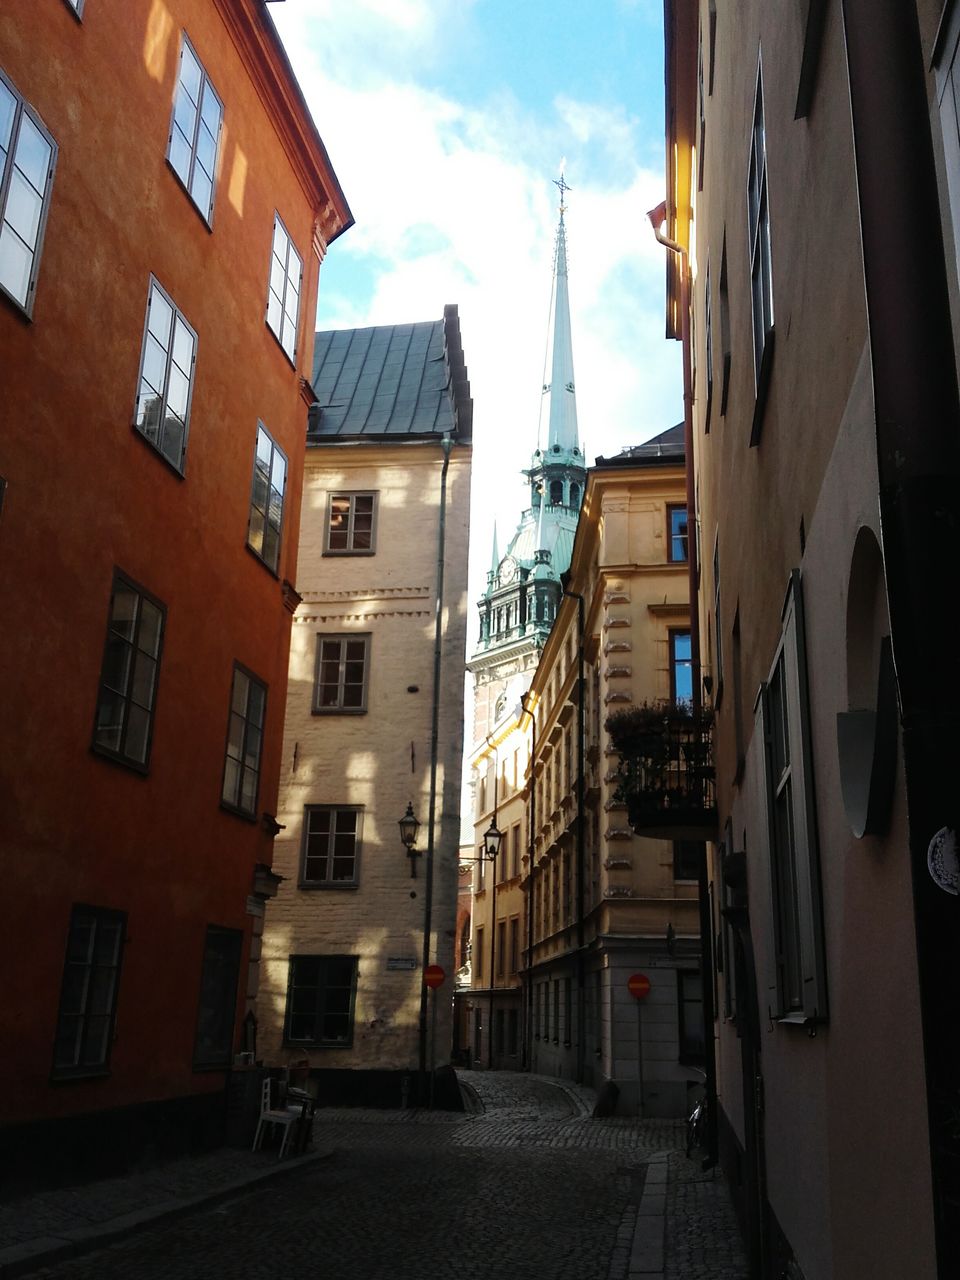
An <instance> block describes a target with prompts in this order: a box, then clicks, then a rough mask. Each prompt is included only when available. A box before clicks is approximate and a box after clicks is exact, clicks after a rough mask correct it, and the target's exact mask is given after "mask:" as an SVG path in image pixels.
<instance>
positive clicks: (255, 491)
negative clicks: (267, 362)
mask: <svg viewBox="0 0 960 1280" xmlns="http://www.w3.org/2000/svg"><path fill="white" fill-rule="evenodd" d="M289 469H290V468H289V464H288V462H287V455H286V454H285V453H284V451H283V450H282V449H281V448H280V446H279V445H278V444H277V442H276V440H274V438H273V436H272V435H271V434H270V432H269V431H268V430H267V428H266V427H265V426H264V425H263V423H262V422H259V421H258V422H257V441H256V445H255V446H254V451H253V483H252V487H251V490H250V517H249V519H248V521H247V546H248V547H249V548H250V550H251V551H252V552H253V554H254V555H255V556H256V557H257V559H258V560H260V561H262V562H263V564H265V565H266V566H267V568H268V569H269V570H270V571H271V572H272V573H276V572H277V567H278V565H279V564H280V548H281V546H282V544H283V511H284V505H285V501H286V492H287V476H288V474H289ZM278 476H279V484H278V483H277V480H278ZM268 532H272V533H273V534H274V535H275V537H276V541H275V543H274V546H273V551H272V553H271V552H270V550H269V548H268V547H267V535H268Z"/></svg>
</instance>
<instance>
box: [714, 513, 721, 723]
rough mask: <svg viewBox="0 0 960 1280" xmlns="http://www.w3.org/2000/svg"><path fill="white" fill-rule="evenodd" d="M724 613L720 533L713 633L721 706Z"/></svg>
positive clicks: (716, 554)
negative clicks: (721, 600) (722, 605)
mask: <svg viewBox="0 0 960 1280" xmlns="http://www.w3.org/2000/svg"><path fill="white" fill-rule="evenodd" d="M721 618H722V613H721V609H720V534H719V533H718V534H717V540H716V542H715V543H714V544H713V634H714V643H715V645H716V659H715V662H714V672H713V674H714V676H715V678H716V693H715V695H714V701H715V702H716V704H717V705H718V706H719V704H720V697H721V694H722V693H723V623H722V621H721Z"/></svg>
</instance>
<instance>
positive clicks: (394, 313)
mask: <svg viewBox="0 0 960 1280" xmlns="http://www.w3.org/2000/svg"><path fill="white" fill-rule="evenodd" d="M467 8H468V7H467V6H463V5H461V4H459V3H455V0H362V2H360V3H357V0H354V2H353V3H352V4H349V5H341V4H336V5H335V4H333V3H332V0H323V3H319V4H318V3H315V2H314V3H311V4H309V5H308V4H307V3H306V0H288V2H287V3H286V4H285V5H283V6H277V7H276V8H275V9H274V16H275V20H276V22H277V26H278V27H279V29H280V31H281V34H282V35H283V37H284V39H285V42H286V44H287V47H288V49H289V51H290V56H291V59H292V61H293V63H294V66H295V68H296V70H297V73H298V76H299V78H300V82H301V84H302V86H303V88H304V92H305V94H306V97H307V99H308V101H309V103H310V105H311V109H312V110H313V113H314V117H315V119H316V121H317V125H318V128H319V130H320V132H321V134H322V136H323V139H324V142H325V144H326V145H327V148H328V151H329V153H330V156H331V159H332V161H333V164H334V166H335V168H336V171H337V175H338V177H339V179H340V182H341V184H342V186H343V189H344V192H345V193H346V196H347V200H348V202H349V203H350V206H351V209H352V210H353V213H354V216H355V218H356V225H355V226H354V227H353V228H352V229H351V230H350V231H349V232H348V233H347V234H346V235H345V236H344V237H343V238H342V239H341V240H338V241H337V243H336V244H334V245H333V246H332V247H331V249H330V255H331V257H332V256H333V255H334V254H338V255H339V254H343V255H347V256H352V257H355V258H356V259H357V261H358V262H359V261H364V262H366V264H367V265H368V267H372V270H373V274H374V284H373V289H372V295H371V296H370V297H369V298H368V297H364V298H362V299H357V298H341V297H338V298H336V299H331V298H329V297H328V296H327V295H324V296H325V303H324V305H325V307H326V308H328V309H327V310H326V311H325V316H326V320H325V323H329V322H330V316H331V312H332V314H333V317H334V319H333V321H332V323H333V324H336V325H342V326H344V327H353V326H358V325H363V324H392V323H398V322H404V321H415V320H424V319H430V318H433V317H438V316H439V315H440V314H441V310H442V307H443V305H444V304H445V303H450V302H453V303H457V304H458V306H459V311H460V322H461V329H462V333H463V345H464V352H465V355H466V360H467V364H468V369H469V375H470V380H471V387H472V392H473V397H474V430H475V448H474V510H473V523H472V554H471V595H472V596H476V595H477V594H478V593H479V591H480V590H481V588H482V583H483V574H484V572H485V571H486V568H487V567H488V562H489V557H490V546H491V535H492V527H493V519H494V517H496V519H497V522H498V527H499V531H500V542H501V547H502V546H503V545H504V543H505V541H506V539H507V537H508V536H509V533H510V532H512V529H513V527H514V526H515V523H516V519H517V517H518V515H519V509H520V506H521V504H522V503H523V501H524V496H525V495H524V490H523V484H522V480H521V478H520V477H519V474H518V473H519V470H520V468H521V467H523V466H525V465H527V463H528V461H529V455H530V453H531V452H532V450H533V449H534V447H535V443H536V432H537V417H538V413H539V406H540V386H541V382H542V374H543V365H544V355H545V342H546V331H547V318H548V317H547V312H548V303H549V298H550V283H551V280H550V277H551V271H552V258H553V242H554V234H555V227H556V218H557V213H556V206H557V192H556V190H555V189H554V188H553V187H552V186H551V185H550V181H549V180H550V178H551V177H552V176H553V173H552V172H551V171H550V170H551V168H552V167H553V166H555V165H558V162H559V159H560V157H561V156H562V155H564V154H566V156H567V167H566V176H567V179H568V181H569V182H570V183H571V190H570V193H569V195H568V197H567V204H568V206H569V212H568V214H567V236H568V251H569V262H570V297H571V311H572V326H573V340H574V364H575V369H576V382H577V405H578V414H579V422H580V431H581V436H582V438H583V440H584V443H585V445H586V449H587V457H588V459H592V457H593V456H595V455H596V454H601V453H603V454H608V455H609V454H612V453H615V452H617V451H618V450H619V449H620V448H622V447H623V446H624V445H627V444H635V443H638V442H639V441H641V440H643V439H646V438H648V437H649V436H650V435H653V434H655V433H656V432H658V431H662V430H664V429H666V428H667V427H669V426H672V425H673V424H674V423H675V422H677V421H678V420H679V419H680V417H681V414H682V406H681V400H680V364H679V351H678V350H677V349H676V347H677V344H669V345H668V344H667V343H666V342H665V341H664V338H663V324H664V319H663V317H664V303H663V287H664V253H665V250H663V249H662V248H661V247H660V246H659V245H657V244H656V242H655V241H654V239H653V236H652V234H651V232H650V229H649V225H648V223H647V220H646V216H645V215H646V210H647V209H649V208H651V207H653V206H654V205H655V204H657V203H658V202H659V201H660V199H662V193H663V173H662V169H660V170H653V169H649V168H644V167H643V165H642V163H641V160H642V158H644V157H642V156H641V150H642V148H643V147H644V146H645V141H644V140H641V139H638V137H637V136H636V135H637V130H636V125H635V122H634V121H633V120H632V119H631V117H630V116H629V114H628V112H627V111H626V110H625V109H611V108H609V107H605V106H599V105H597V104H593V103H590V102H583V101H579V100H578V99H577V98H576V97H575V96H573V95H564V96H562V97H558V98H557V99H556V100H555V101H554V103H553V104H552V106H551V108H550V110H549V111H547V112H545V113H544V114H542V115H539V116H533V115H531V114H530V112H529V111H527V110H526V109H525V108H524V106H523V105H522V104H521V103H520V102H519V101H518V100H517V98H516V96H515V95H513V94H511V93H510V92H508V91H503V90H501V91H499V92H497V93H496V94H492V95H489V96H488V98H487V100H486V101H485V102H484V105H483V107H482V108H480V107H477V106H476V105H470V104H468V103H466V102H458V101H456V100H454V99H453V98H452V97H451V96H444V95H442V94H440V93H438V92H436V91H431V90H429V89H427V88H424V87H423V86H422V85H420V84H418V83H417V82H416V79H415V77H414V74H413V72H412V71H411V68H412V67H417V66H421V65H424V59H426V60H427V61H429V60H430V59H431V58H432V57H434V56H436V54H437V52H438V50H439V48H440V44H441V42H442V41H445V40H449V38H450V35H449V28H450V26H451V24H453V25H455V24H457V23H460V22H463V21H465V20H466V18H465V14H466V12H467ZM646 159H647V160H649V157H646ZM320 288H321V293H323V292H324V275H323V273H322V274H321V284H320Z"/></svg>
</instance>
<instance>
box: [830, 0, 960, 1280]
mask: <svg viewBox="0 0 960 1280" xmlns="http://www.w3.org/2000/svg"><path fill="white" fill-rule="evenodd" d="M841 8H842V15H843V26H844V37H845V49H846V56H847V68H848V72H849V84H850V106H851V113H852V117H853V138H854V150H855V157H856V176H857V187H858V194H859V203H860V234H861V246H862V252H863V276H864V285H865V302H866V311H867V320H868V325H869V333H870V358H871V363H872V370H873V398H874V412H875V419H876V421H875V426H876V449H877V471H878V476H879V501H880V530H881V543H882V547H883V560H884V573H885V578H886V587H887V603H888V607H889V613H890V627H891V640H892V645H893V657H894V664H895V667H896V674H897V685H898V692H899V698H900V721H901V732H902V737H901V740H902V743H903V771H904V780H905V783H906V793H907V814H908V822H909V845H910V863H911V871H912V876H913V912H914V927H915V934H916V945H917V970H918V978H919V987H920V1017H921V1025H922V1032H923V1052H924V1070H925V1085H926V1102H927V1120H928V1128H929V1142H930V1162H931V1176H932V1182H933V1226H934V1238H935V1244H936V1252H937V1268H938V1269H937V1274H938V1275H939V1276H941V1277H946V1276H948V1275H954V1274H956V1266H957V1257H958V1252H960V1211H958V1208H957V1201H956V1185H957V1178H956V1172H955V1171H956V1169H957V1167H958V1161H960V1131H958V1128H957V1120H956V1117H957V1111H958V1104H957V1096H958V1095H957V1081H958V1080H960V1042H958V1036H957V1020H956V1010H957V1008H958V1006H960V948H958V945H957V937H958V934H957V899H956V897H954V896H953V894H952V893H951V892H944V890H943V889H942V888H940V887H939V885H938V884H937V883H936V882H935V881H934V880H933V878H932V876H931V874H930V873H929V872H928V869H927V858H928V850H930V849H931V848H933V847H934V846H935V845H936V842H937V841H938V840H941V841H942V842H943V843H944V844H945V845H947V846H949V844H950V843H951V842H952V841H953V840H954V839H955V835H956V832H957V830H958V826H960V803H958V794H957V785H956V760H957V748H956V742H957V724H958V719H960V694H958V683H957V678H956V670H955V667H956V657H955V652H954V646H953V645H952V644H950V643H947V644H944V643H943V641H944V631H943V628H942V626H939V625H937V606H940V607H941V610H942V609H944V608H946V607H947V602H948V601H949V599H950V597H951V595H952V594H953V593H954V590H955V585H956V577H957V564H958V563H960V501H958V494H960V444H958V442H960V402H958V392H957V370H956V361H955V355H954V330H953V324H952V318H951V314H950V300H949V294H948V291H947V271H948V269H949V270H950V271H953V270H954V264H953V263H951V264H950V266H949V268H948V266H947V263H946V258H945V253H944V245H943V238H942V232H941V225H940V189H939V184H938V181H937V171H936V164H935V161H934V152H933V143H932V137H931V131H930V105H929V101H928V97H927V73H926V66H927V64H926V62H925V59H924V51H923V47H922V42H921V36H920V30H919V23H918V18H917V5H916V0H884V3H883V4H881V5H878V4H876V3H871V0H843V3H842V6H841ZM931 607H932V608H933V613H932V612H931Z"/></svg>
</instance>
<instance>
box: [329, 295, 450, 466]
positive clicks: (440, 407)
mask: <svg viewBox="0 0 960 1280" xmlns="http://www.w3.org/2000/svg"><path fill="white" fill-rule="evenodd" d="M313 388H314V394H315V395H316V398H317V407H315V408H314V410H313V411H312V412H311V415H310V432H309V436H308V439H310V440H312V441H317V442H320V441H322V440H323V439H324V438H326V437H332V436H337V437H341V438H342V437H354V438H362V437H379V436H424V435H442V434H444V433H445V432H450V433H452V434H456V435H457V436H458V438H459V439H460V440H469V438H470V419H471V417H472V401H471V400H470V384H469V382H468V381H467V378H466V368H465V366H464V363H463V351H462V348H461V347H460V325H459V319H458V317H457V309H456V307H452V306H451V307H446V308H445V309H444V317H443V319H442V320H426V321H423V322H421V323H419V324H395V325H377V326H375V327H373V328H369V329H333V330H328V331H326V332H323V333H318V334H317V335H316V339H315V347H314V356H313ZM317 408H318V409H319V412H318V411H317Z"/></svg>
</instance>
